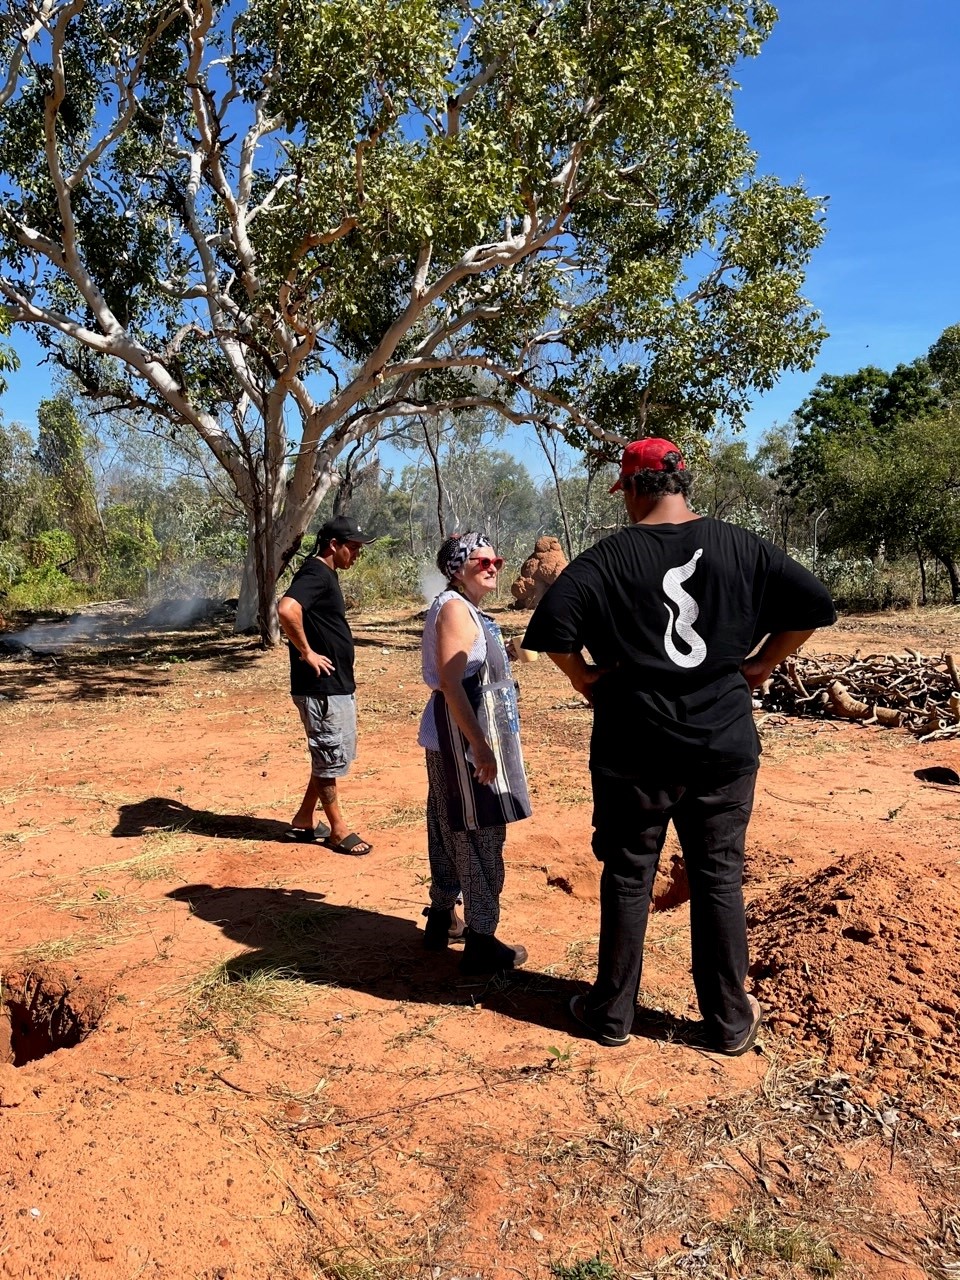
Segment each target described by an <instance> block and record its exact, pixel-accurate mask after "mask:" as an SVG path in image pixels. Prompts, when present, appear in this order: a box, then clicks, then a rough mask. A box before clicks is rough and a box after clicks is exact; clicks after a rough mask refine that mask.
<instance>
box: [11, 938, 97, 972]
mask: <svg viewBox="0 0 960 1280" xmlns="http://www.w3.org/2000/svg"><path fill="white" fill-rule="evenodd" d="M97 945H98V940H97V939H96V938H89V937H84V936H83V934H80V933H71V934H67V935H66V936H65V937H63V938H48V939H46V940H45V941H42V942H35V943H33V945H32V946H29V947H26V948H25V949H24V950H23V951H21V952H20V957H19V958H20V960H21V961H23V963H25V964H48V963H50V962H51V961H57V960H67V959H69V957H70V956H75V955H77V954H78V953H79V952H81V951H86V950H87V949H88V948H90V947H95V946H97Z"/></svg>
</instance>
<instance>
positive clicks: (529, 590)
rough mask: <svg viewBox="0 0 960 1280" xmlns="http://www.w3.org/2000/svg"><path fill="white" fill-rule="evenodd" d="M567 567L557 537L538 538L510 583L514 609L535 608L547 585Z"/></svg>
mask: <svg viewBox="0 0 960 1280" xmlns="http://www.w3.org/2000/svg"><path fill="white" fill-rule="evenodd" d="M566 567H567V557H566V556H565V555H564V554H563V548H562V547H561V546H560V542H559V540H558V539H557V538H551V537H549V536H544V537H542V538H538V539H537V541H536V543H535V545H534V548H533V554H532V555H530V556H527V558H526V560H524V562H523V564H522V565H521V566H520V573H519V575H518V577H517V579H516V581H515V582H514V583H513V584H512V585H511V587H510V591H511V593H512V595H513V600H514V605H513V607H514V608H515V609H535V608H536V607H537V605H538V604H539V603H540V601H541V599H542V598H543V594H544V592H545V591H546V589H547V587H551V586H553V584H554V583H555V582H556V580H557V579H558V578H559V577H560V574H561V573H563V571H564V569H565V568H566Z"/></svg>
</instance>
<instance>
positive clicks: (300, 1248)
mask: <svg viewBox="0 0 960 1280" xmlns="http://www.w3.org/2000/svg"><path fill="white" fill-rule="evenodd" d="M502 621H503V623H504V627H505V630H506V631H507V632H508V633H509V632H514V633H516V632H518V631H519V630H520V629H521V626H522V619H521V618H518V616H517V615H515V614H512V613H504V614H503V615H502ZM354 625H355V630H356V633H357V637H358V642H359V649H358V678H359V682H360V687H359V702H360V715H361V758H360V760H359V761H358V763H357V766H356V768H355V771H354V773H353V775H352V776H351V778H350V779H349V781H348V782H347V783H346V784H345V785H344V788H343V792H344V797H345V801H346V806H347V811H348V815H349V817H350V819H351V822H352V823H353V825H354V826H355V827H356V829H357V830H359V831H360V832H361V833H362V834H363V835H364V836H367V837H369V838H370V839H371V840H372V841H373V843H374V846H375V849H374V852H373V853H372V854H371V855H370V857H368V858H366V859H351V858H345V857H338V856H336V855H334V854H332V853H330V852H328V851H326V850H323V849H321V848H312V847H309V846H304V845H291V844H289V843H286V842H285V841H284V839H283V833H284V831H285V830H286V826H287V821H288V820H289V817H290V815H291V814H292V813H293V811H294V809H295V808H296V805H297V802H298V800H299V795H300V792H301V790H302V787H303V785H304V783H305V781H306V773H307V765H306V757H305V752H304V748H303V744H302V741H301V735H300V729H299V724H298V721H297V719H296V716H295V713H294V710H293V708H292V706H291V704H290V702H289V700H288V698H287V696H286V692H285V690H286V657H285V654H283V653H273V654H261V653H260V652H259V651H258V650H257V649H256V648H255V647H254V646H252V645H251V644H250V642H249V641H246V640H243V639H238V638H234V637H232V636H230V635H229V634H228V632H227V629H226V626H225V624H218V625H206V626H204V625H198V626H196V627H195V628H193V629H192V630H190V631H186V632H149V633H148V632H144V631H142V629H140V628H138V627H137V626H136V625H132V624H130V620H129V619H127V620H126V621H125V623H124V627H123V628H122V634H118V633H117V632H116V630H115V631H114V634H113V635H112V636H107V637H106V639H105V640H104V641H103V642H102V643H101V644H100V645H98V646H97V647H87V648H83V649H80V650H77V651H67V652H64V653H60V654H59V655H57V656H56V657H52V658H38V657H31V656H29V655H20V656H17V655H13V656H6V657H3V658H0V696H2V701H0V901H2V906H3V911H2V917H0V918H2V927H0V947H2V950H0V970H2V982H3V996H4V1000H5V1002H6V1011H5V1014H4V1017H3V1018H2V1019H0V1275H3V1276H6V1277H17V1278H18V1280H20V1278H25V1277H30V1278H34V1277H36V1278H37V1280H88V1278H93V1277H97V1278H98V1280H99V1278H101V1277H103V1278H104V1280H113V1278H114V1277H117V1278H120V1277H123V1278H128V1277H129V1278H130V1280H132V1278H133V1277H158V1278H159V1277H163V1278H165V1280H189V1278H192V1277H197V1278H200V1277H202V1278H203V1280H214V1278H217V1280H226V1278H227V1277H229V1278H231V1280H234V1278H236V1280H241V1278H246V1277H251V1278H252V1277H257V1278H268V1277H269V1278H270V1280H273V1278H275V1277H276V1278H277V1280H301V1278H302V1280H307V1278H310V1277H314V1278H321V1277H323V1278H327V1280H374V1278H377V1280H380V1278H387V1280H389V1278H390V1277H400V1276H404V1277H406V1276H410V1277H424V1280H427V1278H429V1280H455V1278H457V1277H458V1278H459V1280H467V1277H474V1276H479V1277H482V1280H507V1278H508V1277H515V1276H521V1277H525V1278H528V1280H538V1278H546V1277H548V1276H550V1275H554V1276H560V1277H561V1280H563V1278H564V1277H565V1278H566V1280H587V1278H588V1277H599V1278H600V1280H612V1277H614V1276H617V1277H621V1276H622V1277H627V1276H638V1277H647V1276H650V1277H653V1276H680V1275H683V1276H688V1275H693V1276H703V1277H713V1276H725V1275H742V1276H760V1275H770V1276H805V1275H814V1276H816V1275H834V1274H841V1275H853V1276H856V1275H861V1276H871V1277H872V1276H879V1277H884V1278H886V1280H908V1278H909V1280H914V1278H919V1277H921V1276H924V1275H927V1276H938V1277H947V1276H951V1275H952V1276H956V1275H957V1274H960V1212H958V1211H957V1209H956V1208H955V1207H954V1206H955V1205H956V1204H957V1195H958V1191H960V1180H958V1177H957V1166H958V1164H960V1162H958V1160H957V1157H956V1139H957V1137H958V1133H960V1092H958V1082H960V1065H958V1064H960V1039H958V1036H957V1013H958V1010H960V806H958V800H960V795H958V792H957V790H956V789H951V788H946V787H934V786H930V785H924V784H922V783H920V782H919V781H917V780H916V779H915V778H914V776H913V774H914V770H915V769H917V768H920V767H922V766H925V765H929V764H945V765H950V766H952V767H953V768H960V742H957V741H954V742H940V743H931V744H926V745H922V744H918V743H917V742H916V741H915V740H914V739H912V738H911V737H910V736H909V735H908V734H906V733H905V732H904V731H900V730H884V729H881V728H878V727H875V726H873V727H864V726H858V725H855V724H848V723H835V722H824V721H812V720H807V721H805V720H788V719H785V718H784V717H779V716H772V717H764V718H763V722H762V728H761V732H762V735H763V738H764V746H765V753H764V765H763V769H762V771H761V784H760V789H759V795H758V803H757V810H756V816H755V818H754V821H753V824H752V827H751V833H750V844H749V880H748V895H749V903H750V915H751V923H752V946H753V953H754V957H755V963H754V976H753V982H754V986H755V990H756V991H757V993H758V995H759V997H760V999H761V1000H762V1001H763V1003H764V1004H765V1005H766V1006H767V1007H768V1009H769V1010H770V1015H771V1016H770V1019H769V1021H768V1024H767V1026H766V1027H765V1028H764V1031H763V1033H762V1036H761V1040H760V1043H759V1045H758V1048H757V1050H756V1051H755V1052H753V1053H751V1054H749V1055H747V1056H746V1057H744V1058H741V1059H738V1060H726V1059H721V1058H717V1057H715V1056H712V1055H709V1054H706V1053H703V1052H700V1051H698V1050H696V1049H694V1048H692V1047H690V1046H688V1045H686V1044H684V1043H683V1030H684V1027H685V1024H686V1020H687V1019H689V1018H691V1017H693V1016H695V1007H694V1005H693V1002H692V988H691V984H690V980H689V974H688V944H687V937H686V930H687V917H686V908H685V907H684V906H679V907H676V908H674V909H672V910H668V911H663V912H658V913H657V914H656V915H655V917H654V919H653V921H652V924H651V931H650V939H649V945H648V952H647V961H646V970H645V976H644V984H643V1000H644V1005H645V1016H643V1017H641V1018H639V1019H638V1024H637V1033H638V1034H637V1035H636V1036H635V1038H634V1039H633V1040H632V1041H631V1043H630V1045H629V1046H628V1047H627V1048H624V1049H619V1050H603V1049H601V1048H599V1046H597V1045H595V1044H593V1043H592V1042H589V1041H585V1040H583V1039H580V1038H578V1037H577V1036H576V1034H575V1032H574V1029H573V1027H571V1025H570V1022H569V1019H568V1016H567V1014H566V1005H567V1002H568V1000H569V997H570V995H571V993H573V992H575V991H577V990H580V989H582V983H583V982H584V980H588V979H589V978H590V976H591V975H592V966H593V963H594V958H595V948H596V929H597V905H596V889H597V879H598V876H597V867H596V864H595V862H594V860H593V858H592V856H591V854H590V846H589V836H590V806H589V795H588V779H587V775H586V772H585V759H586V743H587V735H588V731H589V723H590V720H589V712H588V710H587V709H585V708H584V707H582V706H581V705H580V704H579V702H578V700H577V699H576V698H575V697H574V696H573V695H572V694H571V691H570V690H569V688H568V687H567V686H566V685H565V684H564V683H563V682H562V680H561V678H560V677H559V674H558V673H557V672H556V671H555V670H553V669H552V668H551V667H550V666H549V664H547V663H545V662H540V663H537V664H533V665H530V666H528V667H524V668H523V669H522V670H521V671H520V672H519V675H520V678H521V681H522V686H523V690H522V703H521V709H522V713H523V718H524V738H525V747H526V754H527V758H528V762H529V767H530V776H531V780H532V786H533V792H534V801H535V805H536V813H535V816H534V817H533V819H532V820H530V821H528V822H525V823H522V824H517V825H516V826H515V827H514V828H512V829H511V831H510V836H509V841H508V849H507V862H508V874H507V885H506V891H505V895H504V903H503V906H504V910H503V923H502V927H501V933H502V935H503V936H504V937H506V938H507V939H508V940H515V941H522V942H523V943H524V944H525V945H526V946H527V947H528V949H529V952H530V960H529V964H528V966H527V969H526V970H525V971H524V972H523V973H522V974H518V975H516V976H515V977H511V978H510V979H509V980H497V981H494V982H486V983H485V982H477V981H472V980H470V981H468V980H466V979H464V978H463V977H462V976H461V975H460V974H459V972H458V969H457V959H458V951H457V948H456V947H453V948H451V950H450V951H449V952H448V953H447V954H446V955H441V956H431V955H428V954H427V953H425V952H424V951H423V950H422V947H421V943H420V937H419V932H418V931H419V929H420V926H421V923H422V922H421V920H420V910H421V907H422V906H423V905H424V903H425V901H426V896H425V888H424V883H425V877H426V871H427V867H426V856H425V846H424V834H423V805H424V796H425V779H424V773H423V768H422V764H421V759H420V756H419V753H418V751H417V748H416V745H415V730H416V722H417V721H416V717H417V716H418V714H419V711H420V708H421V706H422V701H423V690H422V686H421V685H420V682H419V653H418V647H417V645H418V624H417V621H416V619H415V617H413V616H412V615H399V614H392V615H383V616H374V615H364V616H361V617H356V618H355V619H354ZM89 639H90V638H89V637H87V640H88V641H89ZM956 642H957V635H956V616H955V612H950V611H943V612H940V613H933V614H926V615H921V614H913V615H896V616H894V617H892V618H885V619H845V620H843V621H842V622H841V624H839V626H838V627H837V628H834V629H833V631H832V632H830V633H824V634H823V635H822V636H820V637H818V638H817V647H818V648H819V649H820V650H822V651H830V652H843V653H851V652H853V651H854V650H856V649H857V648H860V649H861V650H862V651H864V652H871V651H881V650H882V651H898V650H902V649H903V648H904V647H905V646H907V645H910V646H911V647H918V648H920V649H923V650H925V651H926V652H928V653H931V652H940V651H941V650H943V649H949V648H952V647H953V646H954V645H955V644H956ZM54 1045H61V1046H63V1047H60V1048H57V1049H56V1051H54V1052H44V1051H45V1050H48V1049H50V1048H51V1047H52V1046H54ZM41 1054H42V1056H38V1055H41ZM4 1058H6V1059H7V1061H6V1062H3V1059H4ZM11 1058H12V1059H13V1061H10V1059H11ZM24 1059H26V1060H24ZM591 1259H592V1260H593V1261H592V1262H591V1261H590V1260H591Z"/></svg>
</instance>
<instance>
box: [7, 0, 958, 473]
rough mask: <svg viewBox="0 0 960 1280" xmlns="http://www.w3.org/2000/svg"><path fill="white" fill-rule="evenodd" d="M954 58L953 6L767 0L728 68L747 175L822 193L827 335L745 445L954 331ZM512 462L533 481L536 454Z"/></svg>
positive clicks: (28, 351) (814, 273)
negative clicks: (830, 378) (750, 149)
mask: <svg viewBox="0 0 960 1280" xmlns="http://www.w3.org/2000/svg"><path fill="white" fill-rule="evenodd" d="M958 53H960V5H957V4H956V3H955V0H913V3H911V4H907V3H904V0H782V3H781V5H780V22H779V23H778V25H777V27H776V29H775V31H774V33H773V35H772V36H771V38H770V40H769V41H768V42H767V44H766V45H765V46H764V49H763V51H762V53H761V55H760V57H759V58H757V59H755V60H752V61H751V62H749V63H747V64H745V65H744V66H743V67H742V68H741V69H740V72H739V80H740V83H741V85H742V91H741V93H740V94H739V96H738V120H739V123H740V125H741V127H742V128H743V129H744V130H745V131H746V132H747V133H748V135H749V136H750V138H751V140H752V142H753V144H754V147H755V149H756V150H757V152H758V153H759V167H760V170H761V172H770V173H774V174H776V175H777V176H778V177H780V178H781V179H782V180H784V181H788V182H792V181H796V180H802V181H803V182H804V183H805V185H806V186H807V188H808V190H810V191H811V192H815V193H817V194H821V195H827V196H829V198H830V203H829V209H828V218H827V223H828V231H827V237H826V240H825V243H824V245H823V246H822V248H821V249H820V250H819V251H818V252H817V254H816V256H815V257H814V260H813V263H812V265H811V268H810V272H809V276H808V281H807V289H806V292H807V296H808V297H809V298H810V300H811V301H812V302H813V303H814V305H815V306H816V307H817V308H818V310H819V311H820V312H821V313H822V315H823V319H824V323H825V325H826V327H827V329H828V330H829V331H830V337H829V339H828V340H827V341H826V342H825V343H824V346H823V348H822V350H821V353H820V357H819V360H818V362H817V366H816V368H815V369H814V370H813V372H811V373H808V374H787V375H785V376H784V377H783V378H782V379H781V380H780V382H779V384H778V385H777V387H776V388H775V389H774V390H773V391H771V392H769V393H767V394H766V395H764V396H763V397H761V398H759V399H758V400H757V401H756V402H755V404H754V407H753V409H752V411H751V413H750V415H749V419H748V432H749V438H750V439H751V440H756V439H757V438H758V437H759V435H760V434H761V433H762V431H763V430H764V429H765V428H767V427H769V426H771V425H772V424H773V423H775V422H783V421H785V420H786V419H787V418H788V417H789V416H790V413H791V412H792V411H793V410H794V409H795V408H796V407H797V405H798V404H799V403H800V401H801V400H802V399H803V397H804V395H805V394H806V393H807V391H808V390H809V389H810V388H811V387H812V386H813V384H814V383H815V382H816V380H817V378H818V377H819V376H820V374H821V373H845V372H850V371H853V370H855V369H858V368H860V367H861V366H862V365H864V364H871V363H872V364H878V365H880V366H882V367H884V368H892V367H893V366H894V365H895V364H897V363H898V362H899V361H902V360H903V361H906V360H911V359H913V358H914V357H915V356H917V355H921V354H922V353H923V352H925V351H926V350H927V348H928V347H929V346H930V344H931V343H932V342H933V341H934V340H935V339H936V338H937V337H938V336H939V334H940V333H941V332H942V331H943V329H944V328H946V326H947V325H949V324H954V323H957V322H960V254H958V249H957V246H958V233H960V217H958V210H960V147H958V142H957V138H958V132H960V76H958V73H957V57H958ZM17 346H18V348H19V351H20V355H21V360H22V368H21V370H20V372H19V373H18V374H15V375H13V377H11V379H10V390H9V391H8V393H7V394H6V395H5V396H4V397H3V398H2V400H0V410H2V412H3V414H4V416H5V417H6V418H7V419H8V420H9V419H20V420H22V421H24V422H26V423H28V424H29V423H31V422H32V420H33V417H34V411H35V409H36V405H37V403H38V401H39V400H40V399H41V398H42V397H43V396H45V395H47V394H49V391H50V377H51V374H50V369H49V366H48V365H42V366H40V367H38V360H39V359H40V357H41V355H42V353H41V352H40V350H39V348H38V347H37V345H36V343H35V342H34V341H33V340H32V338H30V337H28V336H24V337H20V338H18V339H17ZM511 435H512V433H511ZM508 446H509V447H511V448H512V447H514V442H513V440H512V439H511V440H509V441H508ZM517 452H518V453H520V455H521V456H523V457H524V460H525V461H527V462H528V465H530V467H531V470H533V471H534V472H535V473H537V474H538V475H542V474H543V472H544V467H543V465H542V463H539V462H538V459H537V454H536V448H535V446H534V449H532V450H531V449H529V447H528V448H523V449H518V450H517Z"/></svg>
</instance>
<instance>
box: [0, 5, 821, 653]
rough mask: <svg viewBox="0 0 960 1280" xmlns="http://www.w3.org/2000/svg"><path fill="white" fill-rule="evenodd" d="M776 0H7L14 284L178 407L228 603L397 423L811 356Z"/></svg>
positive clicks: (136, 385)
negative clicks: (229, 504)
mask: <svg viewBox="0 0 960 1280" xmlns="http://www.w3.org/2000/svg"><path fill="white" fill-rule="evenodd" d="M774 20H775V11H774V9H773V7H772V6H771V5H770V4H768V3H765V0H754V2H748V0H725V2H723V3H720V2H719V0H715V2H710V0H511V3H510V4H507V5H505V4H503V3H502V0H248V2H247V3H245V4H243V5H237V4H235V3H233V4H231V3H215V2H214V0H122V3H121V2H120V0H101V2H100V3H91V2H90V0H0V55H2V56H3V59H4V62H3V64H2V65H0V106H2V108H3V115H2V121H0V175H2V177H0V300H2V301H3V302H4V303H5V305H6V314H7V316H8V318H9V320H11V321H12V322H13V323H14V324H15V325H16V324H19V325H29V326H32V327H34V328H35V329H36V330H37V331H38V334H39V336H40V339H41V341H43V342H46V343H47V344H48V345H49V346H50V347H51V348H53V350H54V351H55V353H56V356H57V358H58V359H59V360H60V361H61V362H62V363H63V364H65V365H66V366H67V367H68V368H70V369H71V370H72V371H73V373H74V374H75V376H76V377H77V378H78V379H79V381H80V384H81V385H82V386H83V388H84V389H85V390H86V392H87V393H88V394H89V395H92V396H96V397H98V398H100V399H101V400H103V401H105V402H106V403H107V404H108V405H112V406H121V405H123V406H127V407H130V408H134V409H138V410H145V411H147V412H150V413H152V414H155V415H157V416H158V417H159V418H160V419H161V420H165V421H166V422H168V423H169V424H170V429H171V431H173V432H193V433H196V435H197V436H198V437H199V439H200V440H201V441H202V442H203V443H204V445H205V446H206V447H207V448H208V449H209V450H210V451H211V452H212V454H213V455H214V456H215V458H216V460H217V462H218V463H219V465H220V466H221V467H222V468H223V470H224V471H225V472H226V474H227V476H228V477H229V481H230V483H231V485H232V486H233V488H234V490H235V492H236V495H237V497H238V499H239V501H240V502H241V503H242V505H243V507H244V509H245V511H246V513H247V519H248V525H249V554H248V564H247V571H246V575H245V581H244V588H243V599H242V603H241V609H240V612H239V615H238V623H239V624H240V625H244V624H247V623H249V622H251V621H253V620H254V618H255V617H256V616H257V615H258V614H259V625H260V628H261V632H262V634H263V636H264V638H265V640H267V641H271V640H273V639H275V637H276V622H275V614H274V610H273V600H272V597H273V591H274V584H275V580H276V577H277V575H278V574H279V573H280V571H281V570H282V569H283V567H284V565H286V564H287V562H288V561H289V559H290V557H291V556H292V555H293V553H294V551H295V550H296V548H297V546H298V544H299V542H300V540H301V538H302V536H303V533H304V531H305V529H306V528H307V525H308V523H309V521H310V519H311V517H312V516H313V514H314V513H315V512H316V510H317V507H318V505H319V503H320V502H321V501H322V499H323V497H324V495H325V493H326V492H327V491H328V489H329V488H330V486H331V485H333V484H334V483H335V482H336V472H337V460H338V457H339V456H340V455H341V453H342V451H343V450H344V449H346V448H348V447H350V446H351V445H352V444H354V443H355V442H356V441H358V440H360V439H363V438H364V437H365V436H366V435H367V434H368V433H370V432H372V431H374V430H375V429H376V428H377V427H378V425H379V424H380V423H383V422H385V421H387V420H397V419H402V418H404V417H408V416H417V415H423V416H425V417H431V416H435V415H438V414H441V413H450V412H457V411H460V410H464V409H477V408H479V409H486V410H490V411H493V412H495V413H498V414H500V415H502V416H503V417H504V418H506V419H508V420H510V421H512V422H515V423H529V424H534V425H539V426H541V427H544V428H545V427H556V428H560V429H562V430H563V431H564V432H565V433H566V434H567V435H568V436H569V437H570V438H572V439H574V440H576V441H578V442H579V443H581V444H585V443H588V442H590V443H593V444H595V443H596V442H597V441H599V442H600V443H601V445H602V446H603V447H605V448H607V449H609V450H613V451H615V450H616V448H617V446H618V444H619V443H620V442H621V441H622V440H623V439H624V437H626V436H631V435H635V434H639V433H643V432H644V431H648V432H649V431H652V430H661V429H665V428H666V425H667V424H669V425H670V426H671V428H672V429H675V430H677V431H682V430H684V429H686V430H688V431H692V430H694V429H701V428H704V427H706V426H710V425H712V424H713V422H714V420H715V419H716V418H717V417H718V415H719V416H721V417H724V418H726V419H727V420H729V421H731V422H733V423H736V421H737V420H738V418H739V417H740V415H741V413H742V410H743V408H744V405H745V403H746V401H747V399H748V398H749V396H750V394H751V392H752V391H753V390H754V389H756V388H763V387H767V386H769V385H770V384H771V383H772V382H773V380H774V379H775V378H776V376H777V374H778V373H779V372H780V371H781V370H782V369H784V368H788V367H793V368H807V367H809V365H810V364H811V362H812V359H813V357H814V355H815V353H816V350H817V347H818V344H819V342H820V340H821V337H822V333H821V329H820V327H819V323H818V319H817V317H816V315H815V314H814V313H813V312H812V311H811V310H810V308H809V306H808V304H807V303H806V301H805V300H804V298H803V297H802V294H801V290H802V283H803V271H804V266H805V263H806V261H807V259H808V257H809V254H810V253H811V251H812V250H813V249H814V248H815V247H816V245H817V244H818V242H819V240H820V238H821V234H822V225H821V214H822V206H821V203H820V201H819V200H818V199H816V198H813V197H811V196H810V195H808V194H807V193H806V192H805V191H804V190H803V189H802V188H801V187H798V186H791V185H784V184H781V183H779V182H778V181H777V180H776V179H774V178H772V177H768V176H758V175H757V174H756V172H755V157H754V155H753V153H752V152H751V149H750V145H749V141H748V139H747V138H746V137H745V136H744V134H743V133H742V132H741V131H740V130H739V129H738V128H737V127H736V125H735V122H734V113H733V98H734V92H735V89H736V85H735V82H734V79H733V68H734V67H735V66H736V64H737V63H738V62H739V61H740V59H742V58H745V57H749V56H752V55H755V54H757V53H758V52H759V50H760V48H761V45H762V43H763V41H764V39H765V38H766V36H767V35H768V33H769V31H770V29H771V27H772V24H773V22H774Z"/></svg>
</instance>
